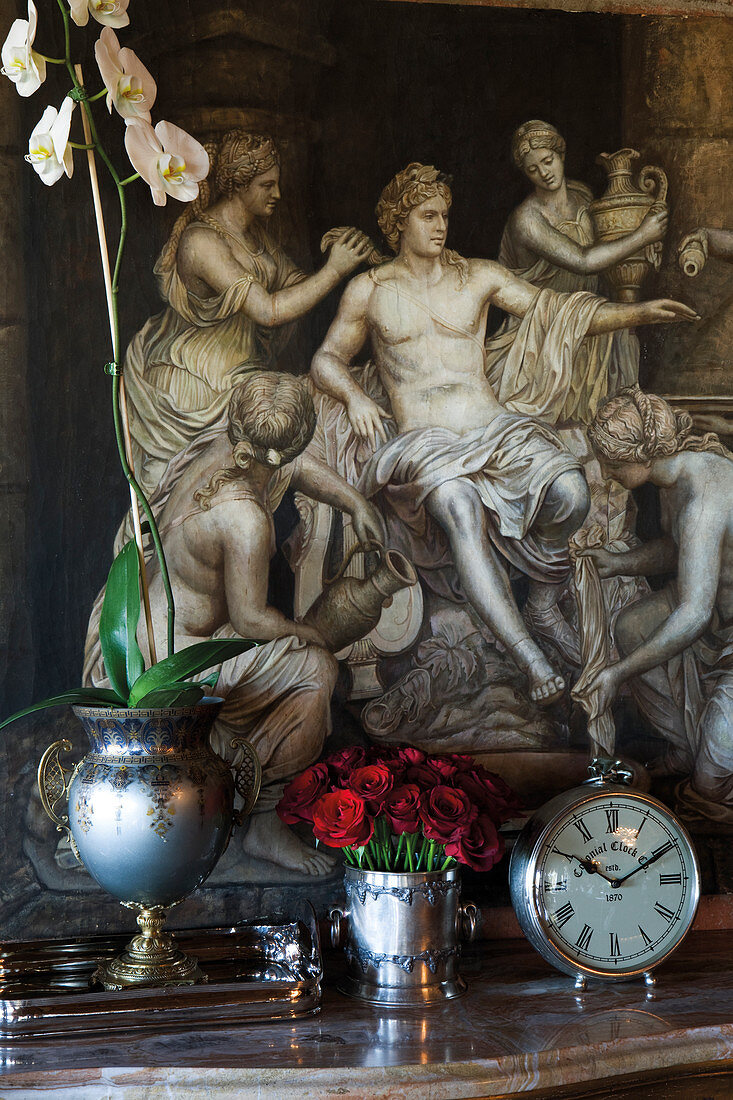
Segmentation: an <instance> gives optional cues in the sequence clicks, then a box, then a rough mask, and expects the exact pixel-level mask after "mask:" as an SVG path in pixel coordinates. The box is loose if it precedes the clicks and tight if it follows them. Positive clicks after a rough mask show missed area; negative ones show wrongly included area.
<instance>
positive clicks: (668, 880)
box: [659, 872, 682, 886]
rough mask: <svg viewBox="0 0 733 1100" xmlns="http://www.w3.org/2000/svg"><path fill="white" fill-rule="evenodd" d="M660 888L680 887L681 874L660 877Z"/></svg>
mask: <svg viewBox="0 0 733 1100" xmlns="http://www.w3.org/2000/svg"><path fill="white" fill-rule="evenodd" d="M659 885H660V886H681V885H682V872H680V873H679V874H678V875H660V876H659Z"/></svg>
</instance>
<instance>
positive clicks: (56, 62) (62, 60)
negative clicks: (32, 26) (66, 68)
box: [33, 50, 66, 65]
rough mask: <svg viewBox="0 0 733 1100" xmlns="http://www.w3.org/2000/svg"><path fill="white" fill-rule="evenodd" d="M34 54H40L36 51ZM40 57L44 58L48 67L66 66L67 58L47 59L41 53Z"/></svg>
mask: <svg viewBox="0 0 733 1100" xmlns="http://www.w3.org/2000/svg"><path fill="white" fill-rule="evenodd" d="M33 52H34V53H38V51H37V50H34V51H33ZM38 56H39V57H42V58H43V60H44V61H45V62H46V64H47V65H65V64H66V58H65V57H46V55H45V53H39V54H38Z"/></svg>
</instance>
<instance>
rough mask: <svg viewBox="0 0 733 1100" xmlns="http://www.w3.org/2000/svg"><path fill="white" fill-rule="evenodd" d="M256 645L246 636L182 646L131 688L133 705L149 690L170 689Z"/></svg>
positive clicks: (147, 672) (137, 703) (154, 666)
mask: <svg viewBox="0 0 733 1100" xmlns="http://www.w3.org/2000/svg"><path fill="white" fill-rule="evenodd" d="M255 645H257V642H248V641H245V639H244V638H212V639H210V640H209V641H208V642H197V643H196V645H190V646H188V647H187V648H186V649H181V650H180V651H179V652H178V653H174V654H173V655H172V656H171V657H166V658H164V660H162V661H158V663H157V665H152V667H151V668H149V669H148V670H147V671H146V672H143V674H142V676H140V677H139V679H137V680H136V681H135V683H134V684H133V685H132V688H131V690H130V701H129V703H130V706H131V707H138V706H140V700H141V699H143V698H144V697H145V696H146V695H147V694H148V693H149V692H151V691H155V690H157V689H158V688H169V687H170V686H171V685H172V684H177V683H178V682H179V681H180V680H185V679H186V677H188V676H195V675H196V674H197V673H198V672H203V671H204V670H205V669H207V668H211V666H212V665H218V664H221V662H222V661H228V660H229V658H230V657H238V656H239V654H240V653H246V652H247V650H248V649H252V647H253V646H255Z"/></svg>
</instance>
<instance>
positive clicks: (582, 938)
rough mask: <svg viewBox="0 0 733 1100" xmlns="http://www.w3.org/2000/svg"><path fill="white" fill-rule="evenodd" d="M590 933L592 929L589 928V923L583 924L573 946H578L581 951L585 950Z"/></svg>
mask: <svg viewBox="0 0 733 1100" xmlns="http://www.w3.org/2000/svg"><path fill="white" fill-rule="evenodd" d="M592 935H593V929H592V928H591V926H590V925H589V924H584V925H583V931H582V932H581V933H580V935H579V936H578V938H577V940H576V941H575V946H576V947H579V948H580V950H581V951H587V950H588V944H589V943H590V941H591V936H592Z"/></svg>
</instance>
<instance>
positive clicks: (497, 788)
mask: <svg viewBox="0 0 733 1100" xmlns="http://www.w3.org/2000/svg"><path fill="white" fill-rule="evenodd" d="M454 783H455V786H456V788H458V789H459V790H461V791H464V792H465V793H466V794H467V795H468V797H469V798H470V799H471V801H472V802H473V803H474V805H476V806H478V807H479V809H480V810H481V811H482V813H486V814H488V815H489V817H491V819H492V820H493V821H494V822H495V823H496V824H497V825H501V824H502V823H503V822H504V821H508V820H509V818H511V817H514V816H515V815H516V814H518V813H520V811H521V804H520V802H519V800H518V799H517V796H516V795H515V794H514V791H513V790H512V789H511V787H510V786H509V785H508V784H507V783H505V782H504V780H503V779H502V778H501V776H500V775H495V774H493V773H492V772H487V771H486V769H485V768H482V767H481V765H480V764H477V765H476V767H475V768H474V770H473V771H470V772H459V773H458V775H457V776H456V777H455V779H454Z"/></svg>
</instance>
